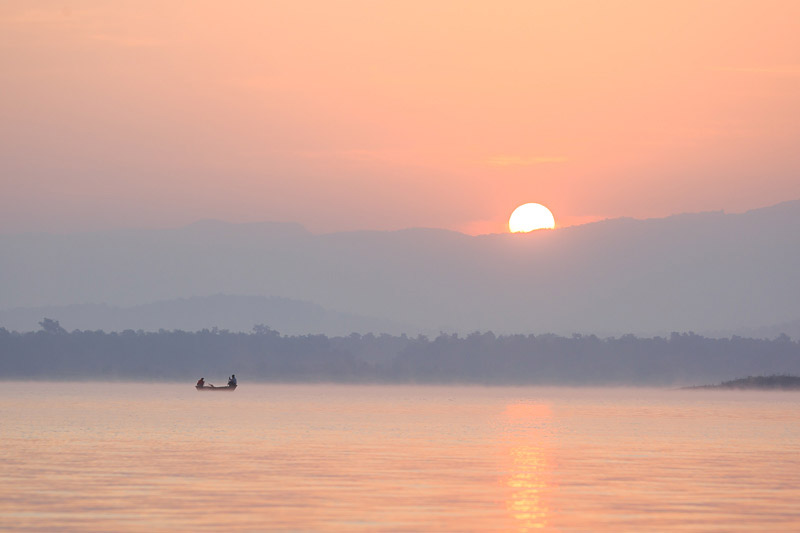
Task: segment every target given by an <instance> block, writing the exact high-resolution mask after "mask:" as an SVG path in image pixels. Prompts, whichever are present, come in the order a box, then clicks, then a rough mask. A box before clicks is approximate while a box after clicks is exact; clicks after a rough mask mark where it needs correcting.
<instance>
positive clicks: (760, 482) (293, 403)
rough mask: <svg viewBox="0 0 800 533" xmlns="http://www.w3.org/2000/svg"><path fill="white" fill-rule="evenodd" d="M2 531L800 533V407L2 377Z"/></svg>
mask: <svg viewBox="0 0 800 533" xmlns="http://www.w3.org/2000/svg"><path fill="white" fill-rule="evenodd" d="M0 420H2V427H0V435H1V436H2V446H0V530H2V531H25V532H39V531H65V532H105V531H120V532H128V531H131V532H133V531H147V530H152V531H181V532H183V531H186V532H189V531H191V532H203V531H209V532H210V531H234V532H236V531H264V530H280V531H286V530H291V531H330V532H351V531H364V532H372V531H519V532H529V531H540V530H545V531H692V532H695V531H701V532H702V531H729V530H734V529H736V530H740V531H764V530H769V531H793V532H794V531H798V530H800V515H799V514H798V513H797V504H798V502H800V394H792V393H741V392H739V393H737V392H717V391H714V392H694V391H665V390H645V389H629V390H614V389H568V388H565V389H554V388H536V387H529V388H525V387H519V388H502V387H496V388H491V387H413V386H344V385H324V384H319V385H253V384H247V383H244V384H241V385H240V389H239V390H237V391H236V392H235V393H212V394H209V393H198V392H196V391H194V389H193V387H192V384H191V383H190V384H159V385H143V384H119V383H117V384H76V383H68V384H63V383H4V384H3V386H2V387H0Z"/></svg>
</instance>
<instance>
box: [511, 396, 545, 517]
mask: <svg viewBox="0 0 800 533" xmlns="http://www.w3.org/2000/svg"><path fill="white" fill-rule="evenodd" d="M503 417H504V419H505V420H506V424H507V428H508V430H507V433H506V435H505V438H506V440H507V442H508V444H509V445H510V447H511V448H510V451H509V455H510V459H511V465H510V467H509V471H510V472H511V475H510V476H509V478H508V486H509V487H510V488H511V490H512V493H511V498H510V499H509V501H508V509H509V511H510V512H511V514H512V516H513V517H514V518H515V519H517V520H518V521H519V531H530V530H533V529H542V528H544V527H545V526H546V525H547V518H548V516H547V515H548V508H547V503H546V497H547V494H548V492H549V491H551V490H552V488H553V487H552V484H553V480H552V474H551V469H552V465H551V464H549V462H548V460H547V455H546V451H545V450H544V448H543V447H544V443H545V442H547V440H548V438H549V437H551V435H548V431H551V427H550V421H551V420H550V419H551V417H552V412H551V410H550V408H549V407H548V406H546V405H540V404H513V405H509V406H507V407H506V410H505V412H504V413H503Z"/></svg>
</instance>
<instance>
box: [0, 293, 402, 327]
mask: <svg viewBox="0 0 800 533" xmlns="http://www.w3.org/2000/svg"><path fill="white" fill-rule="evenodd" d="M43 317H56V319H57V320H58V321H59V322H60V323H61V326H62V327H64V328H65V329H67V330H68V331H72V330H76V329H77V330H89V331H94V330H103V331H123V330H126V329H132V330H144V331H159V330H161V329H165V330H175V329H178V330H184V331H199V330H201V329H213V328H219V329H227V330H230V331H244V332H249V331H251V330H252V329H253V326H254V325H257V324H268V325H269V326H270V327H272V328H273V329H276V330H278V331H281V332H282V333H285V334H287V335H301V334H306V333H315V334H316V333H322V334H325V335H348V334H350V333H353V332H355V333H369V332H386V333H392V334H399V333H402V332H403V331H406V330H408V328H407V327H406V328H404V327H402V326H401V325H399V324H394V323H391V322H389V321H386V320H380V319H375V318H368V317H361V316H357V315H352V314H347V313H337V312H335V311H330V310H327V309H324V308H322V307H321V306H319V305H316V304H313V303H309V302H301V301H297V300H290V299H287V298H275V297H265V296H245V295H221V294H218V295H212V296H203V297H199V296H196V297H192V298H180V299H176V300H167V301H160V302H154V303H150V304H144V305H137V306H131V307H117V306H110V305H107V304H75V305H65V306H49V307H30V308H15V309H10V310H6V311H0V325H2V327H5V328H6V329H8V330H14V331H36V330H38V329H40V327H39V322H40V321H41V320H42V318H43Z"/></svg>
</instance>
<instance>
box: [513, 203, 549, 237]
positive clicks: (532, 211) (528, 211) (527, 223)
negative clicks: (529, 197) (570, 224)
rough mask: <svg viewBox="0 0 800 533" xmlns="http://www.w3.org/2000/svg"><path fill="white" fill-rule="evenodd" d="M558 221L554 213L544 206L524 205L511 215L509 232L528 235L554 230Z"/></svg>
mask: <svg viewBox="0 0 800 533" xmlns="http://www.w3.org/2000/svg"><path fill="white" fill-rule="evenodd" d="M555 227H556V220H555V218H553V213H551V212H550V210H549V209H547V208H546V207H545V206H543V205H542V204H535V203H530V204H523V205H521V206H519V207H517V208H516V209H514V212H513V213H511V217H510V218H509V219H508V230H509V231H510V232H511V233H527V232H529V231H533V230H537V229H553V228H555Z"/></svg>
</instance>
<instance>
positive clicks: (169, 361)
mask: <svg viewBox="0 0 800 533" xmlns="http://www.w3.org/2000/svg"><path fill="white" fill-rule="evenodd" d="M40 325H41V326H42V328H41V330H39V331H34V332H16V331H8V330H6V329H5V328H0V379H15V380H29V379H30V380H61V379H69V380H83V379H86V380H148V381H149V380H158V381H192V382H193V381H194V380H196V379H198V378H200V377H201V376H202V377H205V378H206V380H207V381H209V382H211V383H214V379H217V380H220V381H222V380H224V377H225V376H228V375H230V374H231V373H235V374H236V375H237V376H238V377H239V378H240V382H241V383H243V384H244V383H247V382H248V381H251V382H255V381H261V382H264V381H274V382H314V381H333V382H392V383H472V384H487V385H488V384H507V385H527V384H539V385H659V386H670V385H684V384H701V383H712V382H718V381H721V380H726V379H734V378H737V377H741V376H749V375H769V374H800V343H798V342H796V341H793V340H792V339H790V338H789V337H787V336H786V335H781V336H780V337H777V338H775V339H752V338H743V337H730V338H723V339H717V338H708V337H703V336H700V335H696V334H694V333H672V334H671V335H669V336H666V337H652V338H639V337H636V336H633V335H624V336H621V337H612V338H599V337H597V336H594V335H573V336H571V337H564V336H558V335H553V334H543V335H495V334H493V333H492V332H475V333H472V334H470V335H466V336H459V335H454V334H445V333H442V334H439V335H438V336H436V337H433V338H430V337H427V336H422V335H420V336H416V337H410V336H406V335H387V334H381V335H373V334H367V335H360V334H356V333H354V334H351V335H348V336H341V337H328V336H325V335H293V336H288V335H281V334H280V333H279V332H277V331H275V330H273V329H271V328H269V327H268V326H264V325H258V326H255V327H254V328H253V330H252V332H249V333H241V332H230V331H227V330H219V329H216V328H213V329H203V330H200V331H194V332H189V331H180V330H172V331H166V330H160V331H157V332H145V331H142V330H139V331H133V330H125V331H121V332H108V333H106V332H104V331H81V330H75V331H72V332H68V331H66V330H64V328H62V327H61V326H60V324H59V323H58V321H56V320H53V319H44V320H43V321H42V322H40Z"/></svg>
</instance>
